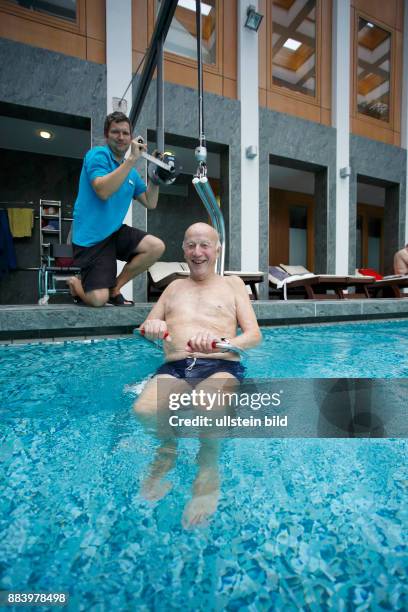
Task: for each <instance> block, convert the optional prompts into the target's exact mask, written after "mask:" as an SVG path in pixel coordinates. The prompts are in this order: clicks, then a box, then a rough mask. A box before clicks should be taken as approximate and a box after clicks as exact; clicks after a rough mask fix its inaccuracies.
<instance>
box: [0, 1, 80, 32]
mask: <svg viewBox="0 0 408 612" xmlns="http://www.w3.org/2000/svg"><path fill="white" fill-rule="evenodd" d="M85 3H86V0H77V15H76V21H69V20H68V19H64V18H63V17H57V16H54V15H47V13H42V12H40V11H35V10H30V9H28V8H24V7H23V6H19V5H18V4H15V3H14V2H12V1H11V0H0V11H2V12H4V13H8V14H9V15H13V16H14V17H20V18H21V19H25V20H28V21H34V22H35V23H39V24H41V25H45V26H50V27H53V28H56V29H58V30H65V31H67V32H71V33H73V34H81V35H85V34H86V27H85V25H86V24H85V21H86V7H85Z"/></svg>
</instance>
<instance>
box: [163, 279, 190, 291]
mask: <svg viewBox="0 0 408 612" xmlns="http://www.w3.org/2000/svg"><path fill="white" fill-rule="evenodd" d="M187 284H188V278H176V280H174V281H172V282H171V283H170V284H169V285H167V287H166V289H165V290H164V291H163V295H164V294H166V295H172V294H173V293H175V292H176V291H177V292H179V291H181V290H182V289H183V288H184V287H186V286H187Z"/></svg>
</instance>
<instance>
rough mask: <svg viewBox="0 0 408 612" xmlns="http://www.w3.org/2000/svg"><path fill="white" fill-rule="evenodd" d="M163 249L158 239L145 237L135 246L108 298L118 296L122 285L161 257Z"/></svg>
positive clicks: (162, 243) (163, 246)
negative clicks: (131, 257) (135, 249)
mask: <svg viewBox="0 0 408 612" xmlns="http://www.w3.org/2000/svg"><path fill="white" fill-rule="evenodd" d="M164 249H165V245H164V242H162V241H161V240H160V238H156V237H155V236H150V235H148V236H145V237H144V238H143V240H141V241H140V243H139V244H138V246H137V252H136V255H135V256H134V257H133V259H131V260H130V261H129V262H128V263H127V264H126V265H125V266H124V268H123V270H122V272H121V273H120V274H119V276H118V277H117V279H116V285H115V287H113V288H112V289H111V290H110V296H111V297H115V296H116V295H119V293H120V290H121V288H122V287H123V285H126V283H127V282H129V281H130V280H131V279H132V278H134V277H135V276H137V275H138V274H141V273H142V272H145V270H147V268H149V267H150V266H152V265H153V264H154V263H155V262H156V261H157V260H158V259H159V257H161V256H162V255H163V253H164Z"/></svg>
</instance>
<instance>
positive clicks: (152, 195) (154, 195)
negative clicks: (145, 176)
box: [136, 181, 159, 210]
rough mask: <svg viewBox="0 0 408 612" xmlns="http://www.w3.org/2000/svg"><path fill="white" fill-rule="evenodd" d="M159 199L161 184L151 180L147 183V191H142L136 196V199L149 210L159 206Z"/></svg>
mask: <svg viewBox="0 0 408 612" xmlns="http://www.w3.org/2000/svg"><path fill="white" fill-rule="evenodd" d="M158 199H159V186H158V185H153V183H152V182H151V181H149V183H148V185H147V191H145V192H144V193H141V194H140V195H138V196H137V197H136V200H137V201H138V202H140V204H142V206H144V207H145V208H147V209H148V210H153V209H154V208H156V206H157V201H158Z"/></svg>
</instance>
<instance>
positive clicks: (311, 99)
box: [267, 0, 323, 107]
mask: <svg viewBox="0 0 408 612" xmlns="http://www.w3.org/2000/svg"><path fill="white" fill-rule="evenodd" d="M322 4H323V3H322V1H321V0H316V8H315V11H316V39H315V41H316V47H315V67H316V75H315V95H314V96H308V95H307V94H303V93H301V92H300V91H293V90H291V89H288V88H286V87H282V86H281V85H276V84H275V83H274V82H273V45H272V34H273V0H271V2H270V3H269V11H270V14H269V16H268V21H269V36H268V47H269V49H268V62H269V67H268V81H267V84H268V90H269V91H271V92H276V93H279V94H281V95H283V96H287V97H289V98H293V99H294V100H298V101H300V102H306V103H307V104H312V105H313V106H317V107H320V106H321V54H322V23H323V15H322V11H323V7H322Z"/></svg>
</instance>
